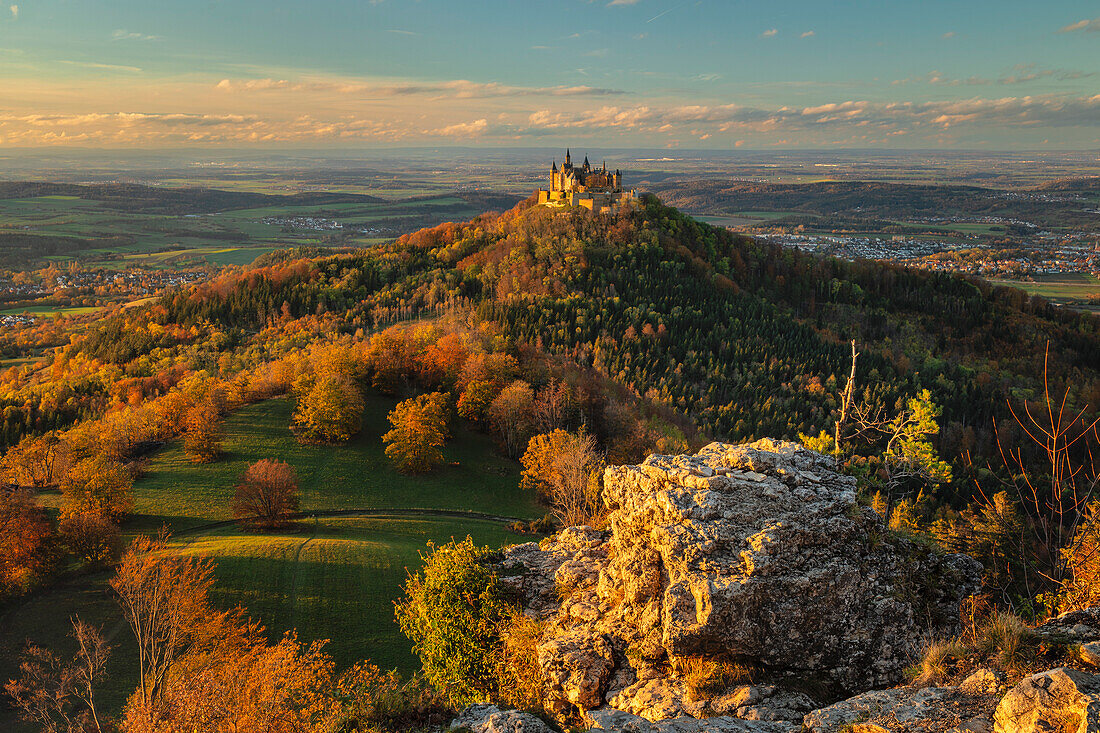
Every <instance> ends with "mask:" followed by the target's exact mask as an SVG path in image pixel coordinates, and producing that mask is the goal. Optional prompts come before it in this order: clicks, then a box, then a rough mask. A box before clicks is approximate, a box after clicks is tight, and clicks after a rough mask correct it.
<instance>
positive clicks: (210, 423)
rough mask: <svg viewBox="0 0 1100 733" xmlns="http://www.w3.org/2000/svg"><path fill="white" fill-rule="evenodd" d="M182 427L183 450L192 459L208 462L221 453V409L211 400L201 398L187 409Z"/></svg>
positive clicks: (197, 461) (198, 461) (196, 461)
mask: <svg viewBox="0 0 1100 733" xmlns="http://www.w3.org/2000/svg"><path fill="white" fill-rule="evenodd" d="M184 429H185V432H184V435H183V450H184V452H185V453H187V455H189V456H190V457H191V460H192V461H194V462H195V463H210V462H211V461H214V460H215V459H217V457H218V456H219V455H221V452H222V438H223V435H224V431H223V430H222V424H221V411H220V410H219V409H218V407H217V405H216V404H215V403H214V402H213V401H212V400H203V401H202V402H200V403H198V404H197V405H195V406H194V407H192V408H191V409H190V410H188V411H187V416H186V418H185V421H184Z"/></svg>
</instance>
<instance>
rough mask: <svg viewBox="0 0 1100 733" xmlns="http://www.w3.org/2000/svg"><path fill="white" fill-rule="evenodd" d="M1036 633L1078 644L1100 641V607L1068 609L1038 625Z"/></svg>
mask: <svg viewBox="0 0 1100 733" xmlns="http://www.w3.org/2000/svg"><path fill="white" fill-rule="evenodd" d="M1035 633H1036V634H1039V635H1040V636H1045V637H1047V638H1056V639H1058V640H1060V641H1070V642H1076V643H1078V644H1085V643H1088V642H1091V641H1100V607H1095V606H1094V607H1092V608H1085V609H1082V610H1080V611H1067V612H1066V613H1063V614H1062V615H1061V616H1057V617H1055V618H1052V619H1051V620H1049V621H1047V622H1046V623H1044V624H1042V625H1041V626H1038V627H1036V629H1035Z"/></svg>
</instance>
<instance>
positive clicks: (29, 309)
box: [0, 305, 99, 316]
mask: <svg viewBox="0 0 1100 733" xmlns="http://www.w3.org/2000/svg"><path fill="white" fill-rule="evenodd" d="M97 310H99V308H98V307H96V306H94V305H90V306H64V305H28V306H25V307H22V308H3V309H0V315H8V316H19V315H22V314H24V313H29V314H30V315H32V316H59V315H60V316H82V315H84V314H86V313H95V312H96V311H97Z"/></svg>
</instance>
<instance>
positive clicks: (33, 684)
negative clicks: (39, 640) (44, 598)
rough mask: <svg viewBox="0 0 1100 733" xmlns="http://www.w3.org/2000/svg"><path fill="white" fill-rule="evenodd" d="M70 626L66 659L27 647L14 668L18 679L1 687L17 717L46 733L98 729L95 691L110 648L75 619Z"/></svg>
mask: <svg viewBox="0 0 1100 733" xmlns="http://www.w3.org/2000/svg"><path fill="white" fill-rule="evenodd" d="M72 625H73V631H72V634H71V635H72V637H73V638H74V639H75V640H76V643H77V652H76V655H75V656H74V657H73V658H72V659H71V660H65V659H62V658H61V657H59V656H58V655H56V654H54V653H53V652H51V651H49V650H48V649H43V648H42V647H39V646H33V645H32V646H29V647H28V648H27V651H26V652H25V653H24V655H23V660H22V663H21V664H20V665H19V679H18V680H11V681H9V682H8V683H7V685H5V689H6V690H7V692H8V694H9V695H10V696H11V697H12V699H13V700H14V702H15V705H16V707H17V708H18V709H19V715H20V717H21V718H23V720H25V721H27V722H30V723H37V724H38V725H39V726H41V727H42V730H43V731H46V732H47V733H86V732H87V731H97V732H100V731H102V730H103V724H102V722H101V721H100V717H99V711H98V710H97V709H96V702H95V688H96V685H97V683H98V682H99V680H100V679H101V678H102V677H103V675H104V674H105V671H106V666H107V660H108V659H109V658H110V655H111V648H110V647H109V646H108V645H107V642H106V641H105V640H104V638H103V635H102V634H100V632H99V630H98V629H96V628H95V627H93V626H90V625H89V624H86V623H84V622H83V621H81V620H80V619H79V618H73V619H72Z"/></svg>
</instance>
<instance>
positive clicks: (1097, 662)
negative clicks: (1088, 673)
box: [1080, 641, 1100, 667]
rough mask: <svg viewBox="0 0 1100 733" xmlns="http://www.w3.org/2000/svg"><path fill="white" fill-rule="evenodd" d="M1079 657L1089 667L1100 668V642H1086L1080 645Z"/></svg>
mask: <svg viewBox="0 0 1100 733" xmlns="http://www.w3.org/2000/svg"><path fill="white" fill-rule="evenodd" d="M1080 656H1081V661H1082V662H1084V663H1085V664H1087V665H1089V666H1090V667H1100V641H1086V642H1085V643H1084V644H1082V645H1081V651H1080Z"/></svg>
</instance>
